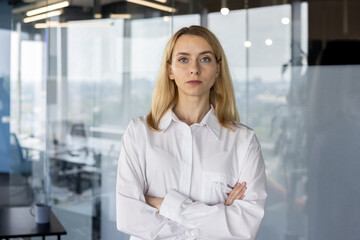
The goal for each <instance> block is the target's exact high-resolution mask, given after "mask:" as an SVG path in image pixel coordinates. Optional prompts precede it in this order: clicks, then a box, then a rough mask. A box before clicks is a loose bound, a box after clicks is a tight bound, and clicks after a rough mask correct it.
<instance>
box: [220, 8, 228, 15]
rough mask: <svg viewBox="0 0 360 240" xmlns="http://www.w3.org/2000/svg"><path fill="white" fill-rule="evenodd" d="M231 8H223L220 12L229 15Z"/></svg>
mask: <svg viewBox="0 0 360 240" xmlns="http://www.w3.org/2000/svg"><path fill="white" fill-rule="evenodd" d="M229 12H230V10H229V9H228V8H221V9H220V13H221V14H222V15H224V16H226V15H228V14H229Z"/></svg>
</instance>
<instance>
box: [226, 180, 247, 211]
mask: <svg viewBox="0 0 360 240" xmlns="http://www.w3.org/2000/svg"><path fill="white" fill-rule="evenodd" d="M246 189H247V187H246V182H243V183H237V184H236V185H235V187H234V188H233V190H232V191H231V192H230V194H229V196H228V198H227V199H226V202H225V205H227V206H230V205H231V204H233V202H234V201H235V200H236V199H239V200H240V199H244V197H245V191H246Z"/></svg>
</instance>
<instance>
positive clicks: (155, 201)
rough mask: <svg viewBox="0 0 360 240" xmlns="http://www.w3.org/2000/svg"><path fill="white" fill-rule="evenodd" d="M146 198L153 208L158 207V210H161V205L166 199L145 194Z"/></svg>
mask: <svg viewBox="0 0 360 240" xmlns="http://www.w3.org/2000/svg"><path fill="white" fill-rule="evenodd" d="M145 200H146V203H147V204H148V205H150V206H152V207H153V208H157V210H158V211H160V207H161V204H162V202H163V200H164V199H163V198H156V197H151V196H149V195H145Z"/></svg>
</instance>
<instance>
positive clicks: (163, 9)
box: [126, 0, 176, 13]
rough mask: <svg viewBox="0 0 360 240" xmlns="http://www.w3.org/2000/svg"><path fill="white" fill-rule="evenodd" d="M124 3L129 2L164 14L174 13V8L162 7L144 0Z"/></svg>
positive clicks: (132, 0)
mask: <svg viewBox="0 0 360 240" xmlns="http://www.w3.org/2000/svg"><path fill="white" fill-rule="evenodd" d="M126 1H127V2H130V3H135V4H139V5H142V6H146V7H151V8H155V9H158V10H161V11H165V12H171V13H173V12H176V9H175V8H172V7H168V6H164V5H161V4H157V3H152V2H147V1H144V0H126Z"/></svg>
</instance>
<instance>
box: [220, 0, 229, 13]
mask: <svg viewBox="0 0 360 240" xmlns="http://www.w3.org/2000/svg"><path fill="white" fill-rule="evenodd" d="M229 12H230V10H229V8H228V7H227V4H226V0H221V9H220V13H221V14H222V15H224V16H226V15H228V14H229Z"/></svg>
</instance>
